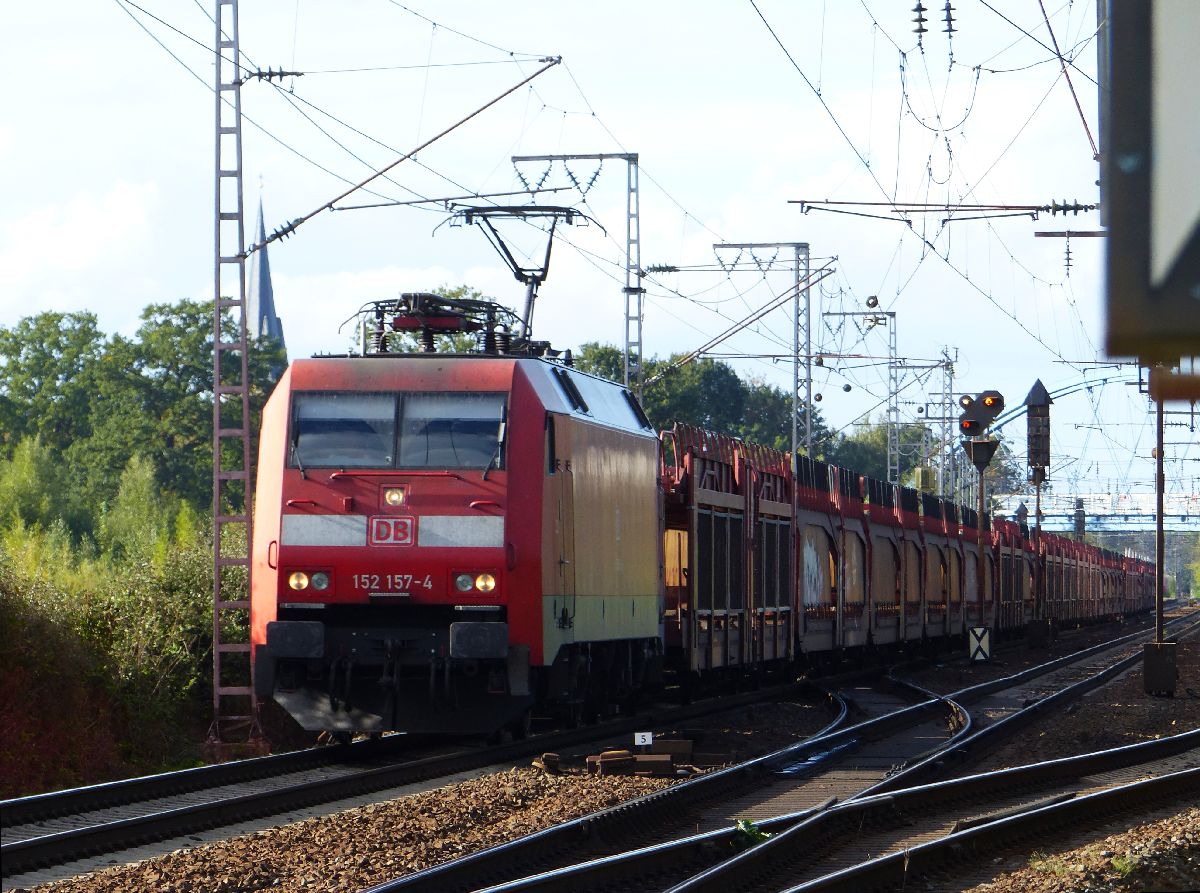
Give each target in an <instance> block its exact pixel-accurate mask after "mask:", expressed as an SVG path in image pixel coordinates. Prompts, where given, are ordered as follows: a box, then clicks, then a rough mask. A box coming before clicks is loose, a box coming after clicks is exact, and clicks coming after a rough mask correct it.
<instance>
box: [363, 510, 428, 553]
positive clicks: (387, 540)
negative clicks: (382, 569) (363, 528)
mask: <svg viewBox="0 0 1200 893" xmlns="http://www.w3.org/2000/svg"><path fill="white" fill-rule="evenodd" d="M416 541H417V519H416V518H387V517H375V518H372V519H371V525H370V536H369V538H368V539H367V542H368V543H370V545H372V546H411V545H413V544H414V543H416Z"/></svg>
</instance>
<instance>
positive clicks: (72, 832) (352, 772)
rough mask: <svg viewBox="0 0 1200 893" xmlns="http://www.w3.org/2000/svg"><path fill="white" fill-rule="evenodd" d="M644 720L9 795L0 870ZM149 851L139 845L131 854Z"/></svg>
mask: <svg viewBox="0 0 1200 893" xmlns="http://www.w3.org/2000/svg"><path fill="white" fill-rule="evenodd" d="M805 690H807V689H806V687H805V686H801V685H796V684H788V685H779V686H771V687H766V688H762V689H759V690H757V691H753V692H747V693H744V694H740V695H733V696H726V697H724V698H720V699H712V700H708V701H701V702H697V703H694V704H689V705H686V706H682V707H680V706H667V707H660V708H659V709H656V710H655V711H654V722H655V723H680V722H686V721H687V720H689V719H695V718H698V717H703V716H706V715H709V714H713V713H718V712H721V711H724V710H729V709H734V708H737V707H739V706H743V705H748V704H753V703H759V702H762V701H770V700H779V699H785V698H789V697H792V698H794V697H796V696H797V695H798V694H800V693H802V692H804V691H805ZM647 721H648V720H647V714H645V713H642V714H638V715H635V716H631V717H622V718H618V719H614V720H609V721H607V722H604V723H600V724H598V725H595V726H589V727H585V728H578V729H570V730H561V731H553V732H549V733H546V734H542V735H537V736H533V737H530V738H529V739H526V740H524V741H514V742H511V743H508V744H503V745H498V746H492V747H458V748H453V749H451V750H449V751H447V750H446V749H445V748H442V749H441V750H440V751H436V752H434V751H433V748H426V751H427V752H426V753H424V754H422V755H418V756H416V757H415V758H414V756H413V755H412V752H411V751H412V747H413V745H412V744H411V743H407V744H406V742H405V740H404V739H403V738H401V737H400V736H395V737H393V738H384V739H381V740H379V741H364V742H357V743H355V744H351V745H344V746H341V747H327V748H318V749H315V750H311V751H301V752H297V753H290V754H280V755H277V756H270V757H259V758H256V759H252V760H241V761H238V762H235V763H228V764H223V765H218V766H206V767H202V768H198V769H189V770H185V771H182V772H172V773H164V774H162V775H156V776H149V777H146V778H137V779H130V780H127V781H121V782H113V783H110V784H103V785H94V786H90V787H85V788H78V789H73V790H68V791H60V792H54V793H50V794H40V795H35V796H31V797H23V798H19V799H15V800H7V801H3V802H0V864H2V866H3V868H2V876H3V877H4V878H5V880H6V881H8V880H10V879H17V878H19V877H20V876H21V875H23V874H26V873H28V872H30V871H32V870H34V869H36V868H41V867H46V866H53V865H61V864H63V863H68V862H77V861H78V860H80V859H84V858H86V859H87V860H88V861H87V862H86V863H82V864H78V865H76V866H74V867H75V868H76V869H77V870H76V871H74V872H72V873H82V872H84V871H87V870H91V868H92V867H100V866H101V865H107V864H111V863H112V862H117V861H121V860H123V859H124V860H125V861H128V859H125V858H124V856H123V855H122V854H123V853H124V852H126V851H128V850H130V849H131V848H135V847H143V846H144V845H145V844H147V843H152V842H162V843H163V845H162V846H159V847H157V848H156V849H157V851H159V852H166V851H169V850H170V849H172V848H176V847H178V846H182V845H185V844H186V843H187V842H189V841H188V840H187V835H194V834H197V833H200V832H209V831H212V830H213V829H219V828H223V827H230V826H237V827H238V828H239V831H242V830H247V829H246V828H245V827H244V824H245V823H246V822H248V821H250V820H254V819H262V818H271V817H283V820H284V821H291V820H295V819H296V818H298V817H300V815H298V813H300V811H302V810H305V809H306V808H310V807H316V806H321V807H322V811H330V810H332V809H338V808H345V807H347V806H350V805H358V804H359V803H361V802H364V801H363V799H362V798H370V799H388V798H389V797H394V796H398V794H397V793H395V792H396V791H397V789H404V788H407V787H409V786H411V785H414V784H416V783H419V782H423V781H427V780H429V779H447V778H453V777H455V776H457V775H461V774H462V773H467V772H472V771H476V770H480V769H483V768H486V767H489V766H497V765H506V764H508V765H511V764H512V763H513V762H514V761H524V760H527V759H528V758H529V757H530V756H532V755H535V754H540V753H542V752H544V751H546V750H551V749H566V748H571V747H578V746H581V745H583V744H586V743H590V742H594V741H607V740H612V739H613V738H614V737H616V736H621V735H628V734H629V733H631V732H632V731H635V730H638V729H641V728H643V727H644V726H645V725H646V724H647ZM276 823H277V822H276ZM149 854H150V853H149V852H147V851H145V850H138V853H137V856H136V858H146V857H147V856H148V855H149ZM45 879H48V878H45ZM34 882H37V881H34ZM6 886H7V884H6Z"/></svg>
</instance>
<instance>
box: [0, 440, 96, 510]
mask: <svg viewBox="0 0 1200 893" xmlns="http://www.w3.org/2000/svg"><path fill="white" fill-rule="evenodd" d="M63 485H64V480H63V470H62V464H61V463H60V462H58V461H57V459H56V457H55V456H54V454H53V452H52V451H51V450H50V449H49V448H48V447H47V446H46V445H45V444H43V443H42V440H41V438H40V437H37V436H34V437H26V438H25V439H24V440H22V441H21V442H20V443H18V444H17V445H16V448H15V449H14V450H13V454H12V458H10V459H0V527H6V528H7V527H12V526H14V525H21V526H24V527H38V528H41V529H42V530H48V529H49V528H50V526H51V525H52V524H53V523H54V521H55V520H57V519H60V518H63V516H64V515H65V514H72V515H73V514H74V511H73V510H74V509H76V508H77V507H78V503H77V502H76V500H75V499H74V497H73V494H72V493H71V492H70V491H69V490H67V489H64V486H63Z"/></svg>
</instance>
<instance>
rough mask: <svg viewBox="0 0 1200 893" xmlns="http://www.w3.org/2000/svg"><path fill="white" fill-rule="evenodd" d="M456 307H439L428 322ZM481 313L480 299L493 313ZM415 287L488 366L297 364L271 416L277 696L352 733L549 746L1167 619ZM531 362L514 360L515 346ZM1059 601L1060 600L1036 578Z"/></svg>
mask: <svg viewBox="0 0 1200 893" xmlns="http://www.w3.org/2000/svg"><path fill="white" fill-rule="evenodd" d="M423 305H424V306H426V307H428V306H437V307H440V308H441V309H440V310H438V311H437V312H436V313H434V314H433V315H431V314H430V313H429V312H426V313H424V314H422V313H419V312H417V310H416V309H414V308H418V309H419V308H420V307H421V306H423ZM477 309H478V308H474V307H472V308H468V310H469V311H474V310H477ZM459 310H461V308H457V309H456V308H451V311H453V312H450V311H446V309H445V308H444V306H442V305H440V304H438V305H433V302H432V299H431V298H427V296H420V295H406V296H404V298H403V301H402V302H401V303H400V304H399V305H397V306H396V307H389V308H387V311H388V312H386V313H385V312H384V310H383V309H380V310H379V312H378V313H377V317H378V319H379V328H380V332H377V333H376V334H375V335H374V336H371V335H370V333H367V337H368V340H370V338H371V337H374V338H375V341H374V343H375V344H376V345H378V346H384V345H386V343H387V341H386V337H385V335H384V333H383V332H382V329H383V328H384V327H385V326H387V327H388V328H389V329H395V330H405V329H409V330H414V331H419V332H420V333H421V335H422V336H423V341H424V343H425V345H426V347H430V346H431V344H432V334H431V333H445V332H452V331H455V330H456V329H457V330H459V331H460V332H461V331H463V330H465V331H471V330H473V329H475V328H476V327H479V328H481V334H480V339H481V341H483V342H484V343H485V344H486V346H487V349H488V350H487V352H486V353H480V354H465V355H464V354H456V355H450V354H443V353H429V352H425V353H417V354H404V355H400V354H390V353H386V352H375V353H371V352H367V353H366V355H364V356H345V357H322V358H314V359H309V360H298V361H296V362H294V363H293V364H292V365H291V367H290V368H289V369H288V370H287V371H286V372H285V373H284V374H283V377H282V378H281V380H280V381H279V383H278V385H277V387H276V389H275V391H274V393H273V394H272V396H271V398H270V400H269V401H268V403H267V405H266V408H265V409H264V412H263V425H262V434H261V439H260V452H259V460H258V483H257V491H256V493H257V495H256V512H255V522H254V544H253V563H254V574H253V591H252V596H251V621H252V622H251V625H252V642H253V645H252V648H253V659H254V685H255V689H256V692H257V694H258V696H259V697H260V698H261V699H268V698H273V699H274V700H275V701H276V702H278V703H279V704H280V705H281V706H282V707H283V708H284V709H285V710H286V711H287V712H288V713H290V714H291V715H292V716H293V717H294V718H295V719H296V720H297V721H298V722H299V724H300V725H301V726H303V727H304V728H306V729H311V730H331V731H335V732H340V733H348V732H354V731H365V732H377V731H383V730H403V731H409V732H433V731H437V732H452V733H454V732H457V733H475V732H491V731H495V730H499V729H503V728H510V729H512V730H514V731H516V732H518V733H519V732H520V731H522V730H523V729H524V728H525V727H526V725H527V723H528V718H529V716H530V713H531V710H533V709H534V708H535V707H536V708H538V709H539V710H541V709H545V710H556V711H559V712H561V713H563V714H565V715H567V716H569V717H573V718H586V717H587V716H588V715H589V714H592V715H594V714H597V713H599V712H601V711H603V710H605V709H609V708H610V707H611V706H612V705H621V704H629V703H630V702H632V701H633V700H634V699H635V698H636V697H637V696H638V695H639V693H641V692H643V691H645V690H647V689H649V688H652V687H655V686H657V685H658V684H660V683H661V681H662V680H663V678H664V676H665V674H667V673H672V674H674V675H675V676H676V677H677V678H679V679H682V680H685V681H686V680H688V679H695V678H703V677H704V676H706V675H712V674H722V673H730V674H732V673H757V672H761V671H767V670H780V669H788V668H790V667H791V666H792V665H793V664H795V663H797V662H801V661H803V662H816V661H827V660H830V661H831V660H838V659H842V658H844V657H845V656H846V655H848V654H854V653H856V652H864V651H867V650H870V649H882V648H896V647H901V646H905V645H913V644H917V643H930V642H935V643H936V642H937V641H938V640H941V641H942V643H944V644H948V643H955V642H957V643H962V642H963V640H964V638H965V631H966V629H967V628H968V627H974V626H988V627H992V628H993V629H995V630H998V631H1007V630H1016V629H1017V628H1020V627H1022V626H1024V625H1025V624H1026V623H1028V622H1029V621H1030V620H1032V619H1033V618H1034V617H1035V616H1037V617H1042V618H1054V619H1056V620H1057V621H1059V622H1077V621H1080V622H1081V621H1086V620H1093V619H1102V618H1106V617H1111V616H1114V615H1121V614H1128V613H1132V612H1136V611H1141V610H1145V609H1148V608H1149V607H1151V606H1152V605H1153V601H1154V573H1153V566H1152V565H1149V564H1147V563H1145V562H1143V561H1141V560H1137V559H1133V558H1128V557H1122V556H1119V555H1116V554H1114V553H1111V552H1108V551H1105V550H1101V549H1097V548H1095V547H1092V546H1088V545H1085V544H1082V543H1078V542H1074V541H1071V540H1068V539H1064V538H1062V537H1058V536H1052V535H1047V534H1043V535H1042V537H1041V543H1040V550H1037V551H1035V548H1034V543H1033V542H1032V541H1031V537H1030V532H1029V530H1028V529H1027V528H1025V527H1023V526H1019V525H1017V524H1015V523H1012V522H1009V521H1003V520H999V519H993V518H986V517H985V519H984V532H983V535H982V561H981V560H980V559H981V555H980V552H981V537H980V534H979V532H978V526H979V525H978V518H977V516H976V513H975V512H974V511H972V510H971V509H967V508H963V507H961V506H957V505H954V504H953V503H950V502H947V501H944V500H942V499H938V498H935V497H933V496H930V495H928V494H923V493H919V492H917V491H915V490H911V489H908V488H905V487H898V486H894V485H891V484H886V483H883V482H881V481H876V480H873V479H870V478H866V477H864V476H862V475H859V474H856V473H854V472H852V471H849V470H847V469H844V468H838V467H834V466H830V465H826V464H824V463H821V462H817V461H814V460H811V459H808V458H806V457H803V456H801V457H798V458H797V471H796V473H795V474H793V472H792V469H791V462H790V460H789V457H788V455H787V454H786V453H781V452H778V451H775V450H771V449H767V448H765V447H761V446H757V445H754V444H748V443H744V442H741V441H739V440H736V439H734V438H731V437H727V436H723V435H720V434H715V433H712V432H707V431H703V430H700V429H697V428H692V427H688V426H684V425H676V426H675V427H674V429H673V430H671V431H667V432H663V433H662V434H661V435H659V434H658V433H657V432H655V431H654V430H653V427H652V426H651V424H650V422H649V421H648V420H647V418H646V416H645V414H644V413H643V412H642V410H641V407H640V406H639V405H638V403H637V400H636V399H635V398H634V396H633V395H632V394H631V393H630V392H629V391H628V390H627V389H625V388H623V387H621V386H620V385H618V384H615V383H613V382H610V381H607V380H604V379H601V378H597V377H595V376H592V375H588V374H585V373H583V372H580V371H579V370H577V369H574V368H572V367H570V366H569V365H568V364H564V363H561V362H558V361H555V360H551V359H548V358H546V357H539V356H532V355H529V354H530V353H531V352H532V351H530V350H529V349H528V348H526V349H525V353H524V355H522V354H521V353H514V352H512V351H513V350H514V348H515V347H516V345H513V344H512V343H509V344H507V345H506V344H505V340H506V338H505V336H504V334H503V333H500V335H499V336H497V334H496V331H495V329H494V327H493V326H492V324H491V322H490V321H491V320H492V319H493V317H492V316H490V315H489V316H488V321H485V322H484V323H472V322H471V320H472V319H473V318H475V316H473V315H472V313H471V312H458V311H459ZM506 348H507V350H508V351H509V352H504V351H505V350H506ZM1039 569H1040V572H1041V574H1042V575H1043V577H1044V585H1043V586H1042V590H1043V592H1044V598H1043V599H1042V602H1041V603H1040V604H1036V603H1035V599H1034V585H1033V581H1034V574H1035V571H1038V570H1039Z"/></svg>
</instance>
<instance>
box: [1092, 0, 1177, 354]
mask: <svg viewBox="0 0 1200 893" xmlns="http://www.w3.org/2000/svg"><path fill="white" fill-rule="evenodd" d="M1102 24H1103V25H1104V26H1105V27H1106V28H1107V33H1108V36H1109V44H1110V46H1111V63H1112V64H1111V69H1110V71H1111V75H1110V78H1109V83H1108V84H1107V85H1102V94H1106V95H1107V96H1108V106H1107V114H1106V115H1105V116H1104V118H1103V121H1104V123H1105V126H1106V129H1107V133H1106V134H1105V136H1106V137H1107V139H1106V140H1105V139H1104V138H1103V137H1102V144H1105V143H1106V146H1107V148H1106V150H1105V153H1104V158H1103V177H1104V194H1105V201H1106V202H1107V206H1108V207H1107V214H1106V217H1107V221H1108V226H1109V240H1108V351H1109V353H1111V354H1117V355H1124V356H1138V357H1141V358H1142V359H1145V360H1167V361H1172V360H1176V359H1178V358H1179V357H1180V356H1186V355H1191V354H1195V353H1197V352H1198V351H1200V177H1197V175H1196V172H1197V170H1200V113H1197V109H1200V53H1197V52H1196V46H1197V43H1196V41H1197V35H1200V3H1196V2H1194V0H1110V3H1109V18H1108V21H1107V23H1102ZM1105 86H1107V89H1104V87H1105Z"/></svg>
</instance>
